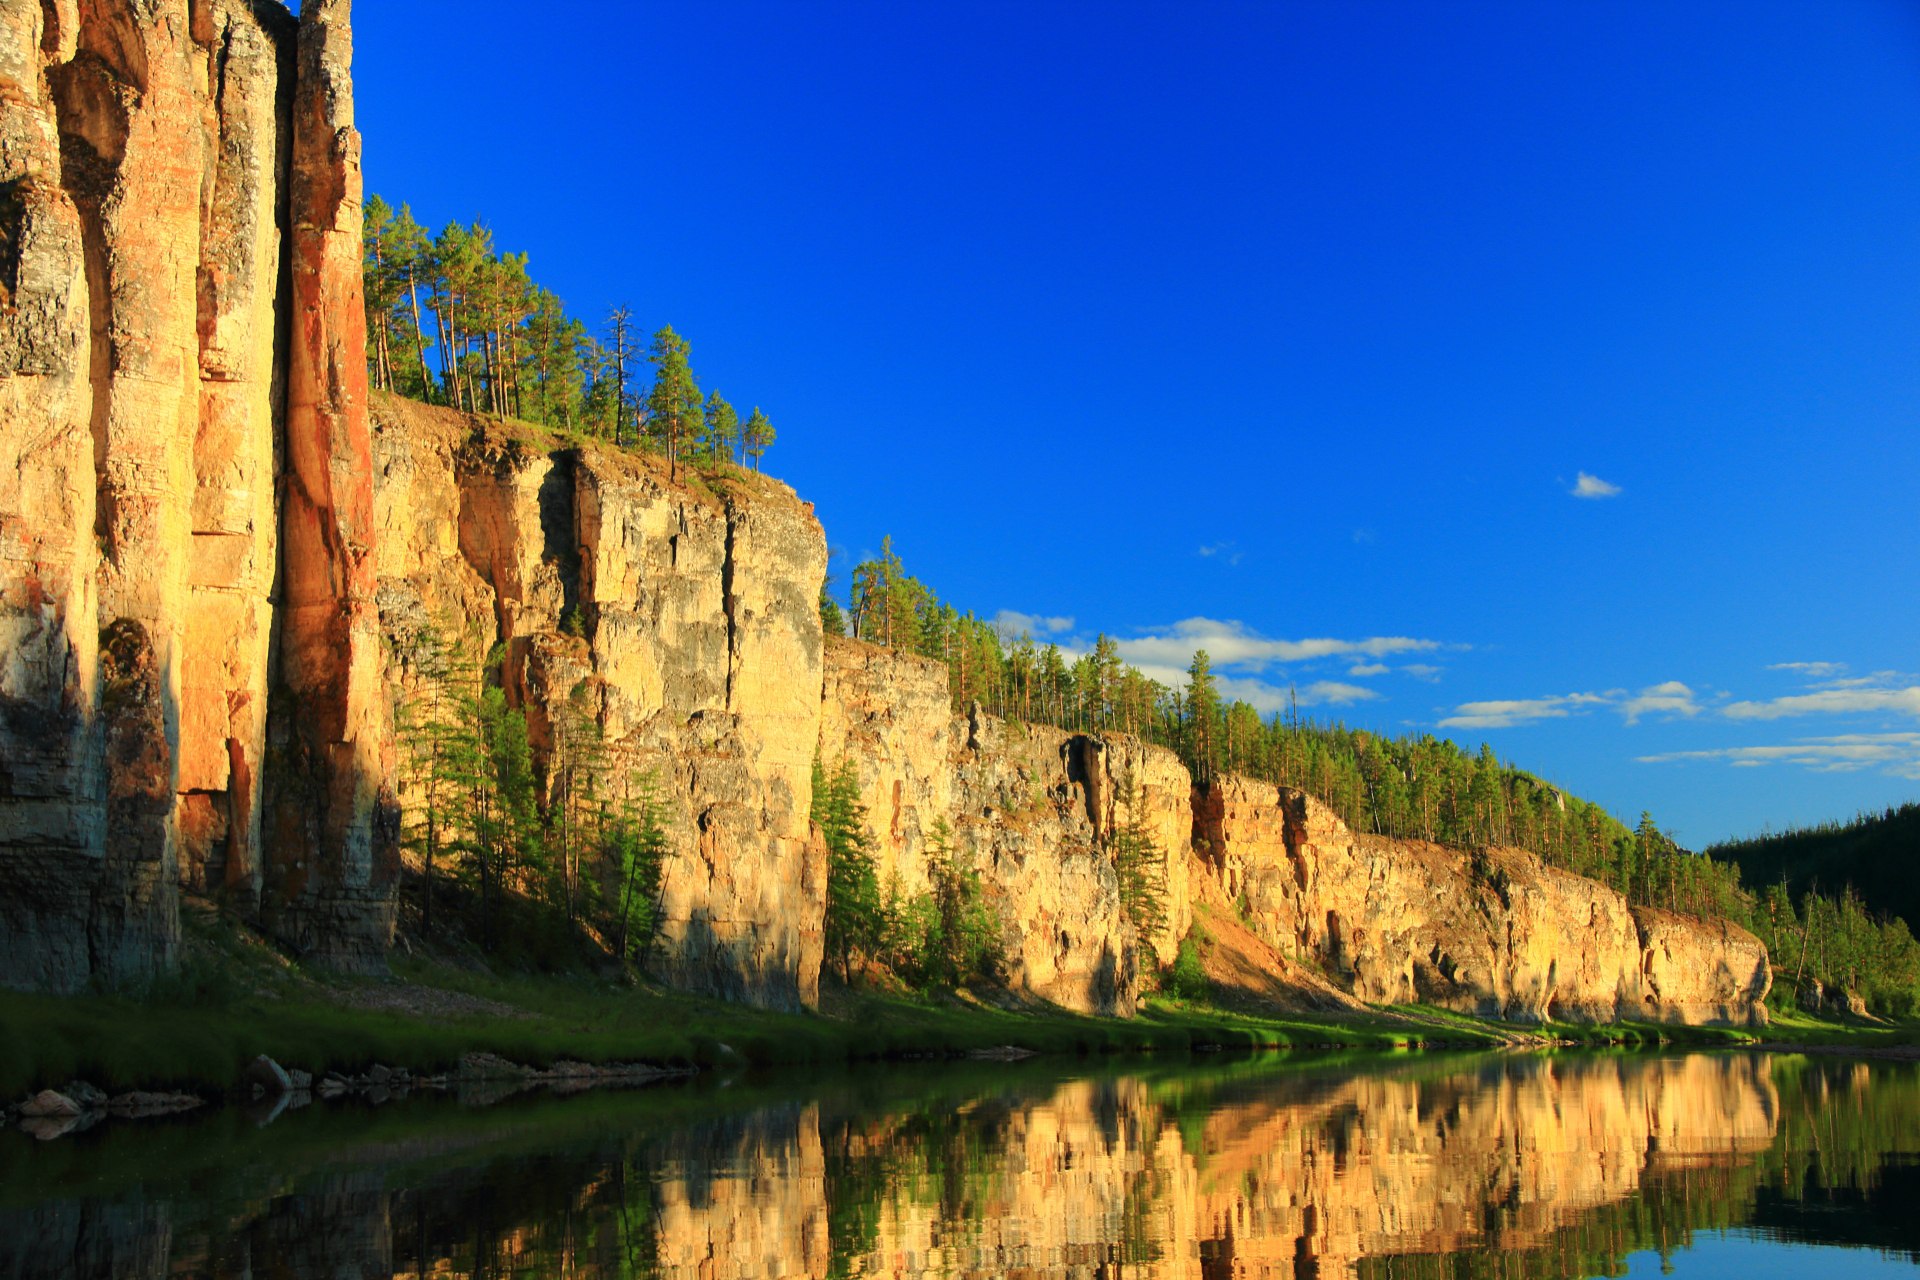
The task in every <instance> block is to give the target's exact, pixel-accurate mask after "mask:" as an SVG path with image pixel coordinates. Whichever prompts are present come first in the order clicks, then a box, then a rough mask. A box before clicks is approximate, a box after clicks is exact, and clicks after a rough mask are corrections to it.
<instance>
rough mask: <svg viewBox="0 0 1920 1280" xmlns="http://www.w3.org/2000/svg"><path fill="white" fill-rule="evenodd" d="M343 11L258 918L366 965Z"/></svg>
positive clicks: (376, 660) (312, 41)
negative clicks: (259, 914)
mask: <svg viewBox="0 0 1920 1280" xmlns="http://www.w3.org/2000/svg"><path fill="white" fill-rule="evenodd" d="M349 9H350V5H349V4H348V0H307V3H306V4H305V5H303V6H302V13H301V17H300V33H299V44H298V55H297V56H298V70H297V80H296V85H295V90H294V102H293V155H292V174H291V188H292V206H291V217H290V235H291V245H290V257H291V261H292V291H293V292H292V333H291V338H290V344H291V345H290V349H289V352H288V366H287V398H286V445H285V453H284V460H283V475H282V488H283V498H282V506H281V523H280V574H281V576H280V584H281V585H280V598H281V619H280V662H279V671H278V681H279V682H278V685H277V686H276V687H275V689H274V691H273V694H272V700H273V701H272V706H271V719H270V728H269V735H270V736H269V757H270V758H269V761H268V779H267V788H268V798H267V805H268V810H269V813H268V826H267V828H266V831H265V833H264V835H263V842H264V845H265V859H266V860H265V867H264V871H265V875H264V895H263V901H262V915H263V917H264V919H265V921H266V923H267V924H268V926H269V927H270V928H271V929H272V930H273V931H274V932H275V933H276V934H278V935H279V936H280V937H281V938H282V939H283V940H285V941H287V942H288V943H290V944H292V945H294V946H296V947H299V948H302V949H303V950H304V951H305V952H306V953H307V954H308V955H309V956H311V957H312V958H314V959H316V960H318V961H320V962H322V963H326V964H330V965H333V966H335V967H339V968H344V969H351V970H372V969H379V968H381V967H383V966H384V964H385V955H386V946H387V943H388V941H389V939H390V938H391V936H392V932H393V918H394V917H393V911H394V907H393V885H394V882H395V880H396V879H397V877H398V874H399V857H398V813H399V810H398V806H397V805H396V803H395V800H394V794H393V785H392V777H393V757H394V743H393V726H392V717H391V713H390V709H389V707H388V706H387V703H386V694H385V690H384V686H383V684H382V672H381V651H380V633H379V613H378V609H377V607H376V603H375V585H376V584H375V567H376V566H375V556H374V545H373V543H374V536H375V534H374V507H373V462H372V453H373V447H372V435H371V430H370V426H369V420H368V411H367V369H366V360H365V351H366V312H365V308H364V300H363V297H362V293H361V281H360V253H361V245H360V202H361V176H360V136H359V134H358V133H357V132H355V130H354V127H353V89H352V81H351V79H350V74H349V68H350V62H351V50H352V33H351V30H350V27H349Z"/></svg>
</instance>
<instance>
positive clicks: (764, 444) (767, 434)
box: [740, 405, 774, 471]
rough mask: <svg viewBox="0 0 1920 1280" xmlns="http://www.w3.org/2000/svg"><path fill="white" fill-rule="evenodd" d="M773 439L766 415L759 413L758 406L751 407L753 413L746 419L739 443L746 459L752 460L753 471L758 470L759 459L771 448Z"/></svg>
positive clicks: (771, 426)
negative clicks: (744, 451)
mask: <svg viewBox="0 0 1920 1280" xmlns="http://www.w3.org/2000/svg"><path fill="white" fill-rule="evenodd" d="M773 439H774V433H773V423H771V422H769V421H768V420H767V415H766V414H764V413H762V412H760V406H759V405H755V406H753V412H752V413H751V414H750V415H748V417H747V425H746V427H745V428H744V429H743V430H742V431H741V435H740V442H741V445H742V447H743V448H745V450H746V453H747V457H748V458H749V459H751V460H752V462H753V469H754V470H755V471H758V470H759V469H760V459H762V458H763V457H765V456H766V453H767V450H768V449H771V448H772V447H773Z"/></svg>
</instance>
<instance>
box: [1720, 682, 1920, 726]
mask: <svg viewBox="0 0 1920 1280" xmlns="http://www.w3.org/2000/svg"><path fill="white" fill-rule="evenodd" d="M1876 711H1879V712H1892V713H1893V714H1895V715H1904V716H1913V717H1915V718H1916V719H1920V685H1913V686H1910V687H1908V688H1905V689H1886V688H1881V689H1874V688H1862V687H1858V686H1856V685H1855V684H1854V683H1853V682H1852V681H1847V682H1846V687H1844V688H1833V689H1818V690H1815V691H1814V692H1812V693H1796V694H1792V695H1790V696H1788V697H1785V698H1769V699H1767V700H1766V701H1763V702H1735V703H1732V704H1730V705H1728V706H1726V707H1723V708H1722V709H1721V714H1722V715H1724V716H1726V717H1727V718H1728V719H1730V720H1781V719H1785V718H1786V717H1788V716H1814V715H1853V714H1859V713H1862V712H1876Z"/></svg>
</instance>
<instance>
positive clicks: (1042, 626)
mask: <svg viewBox="0 0 1920 1280" xmlns="http://www.w3.org/2000/svg"><path fill="white" fill-rule="evenodd" d="M993 629H994V630H995V631H997V632H999V633H1000V636H1001V638H1002V639H1004V640H1018V639H1019V638H1020V637H1021V636H1023V635H1024V636H1032V637H1034V638H1036V639H1038V638H1040V637H1043V636H1056V635H1060V634H1062V633H1064V632H1068V631H1071V630H1073V619H1072V618H1058V617H1045V616H1042V615H1040V614H1033V613H1021V612H1019V611H1018V610H1015V609H1002V610H1001V611H1000V612H998V613H996V614H994V615H993Z"/></svg>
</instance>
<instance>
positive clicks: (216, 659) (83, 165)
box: [0, 0, 394, 990]
mask: <svg viewBox="0 0 1920 1280" xmlns="http://www.w3.org/2000/svg"><path fill="white" fill-rule="evenodd" d="M305 8H306V14H305V16H304V17H303V18H301V19H299V20H297V21H296V20H295V19H294V18H293V17H291V16H290V15H289V14H287V13H286V12H285V11H284V10H282V9H280V8H279V7H277V6H274V5H268V4H252V3H247V2H245V0H193V3H191V4H189V3H188V0H153V2H152V3H144V4H139V5H129V4H110V5H96V4H79V5H76V4H72V3H40V0H4V3H0V79H3V80H4V82H5V84H4V87H5V90H6V92H5V93H4V94H0V245H4V251H0V292H4V294H5V298H4V301H5V304H6V305H5V306H4V307H0V414H3V415H4V418H5V422H6V428H5V430H4V431H0V981H5V982H7V983H9V984H13V985H23V986H34V987H47V988H52V989H56V990H65V989H72V988H75V987H78V986H81V985H83V984H85V983H87V982H89V981H93V980H100V981H105V982H117V981H120V980H123V979H126V978H130V977H135V976H138V975H140V974H143V973H147V972H150V971H152V970H153V969H155V968H159V967H164V966H165V965H166V964H167V963H169V961H170V959H171V957H172V955H173V952H174V948H175V946H176V942H177V936H178V923H177V909H176V901H175V899H176V895H177V891H178V890H177V886H178V884H179V883H180V882H181V881H182V880H184V881H185V883H186V884H187V885H188V887H190V888H192V889H195V890H199V891H205V892H213V893H217V894H222V895H224V896H226V897H228V898H229V900H230V901H232V902H233V903H234V904H235V905H236V906H237V907H239V908H240V909H241V910H243V911H246V912H249V913H251V912H255V911H258V912H259V913H260V914H261V915H262V917H263V918H264V920H265V921H266V923H268V924H269V926H270V927H273V928H275V929H276V930H277V931H279V932H280V933H281V935H282V936H283V937H284V938H286V939H287V940H288V941H290V942H292V943H294V944H295V945H296V946H303V947H305V948H307V949H308V950H309V951H310V953H311V954H312V955H313V957H314V958H316V959H319V960H326V961H332V962H336V963H338V964H341V965H344V966H347V967H368V966H377V965H378V964H380V963H383V959H382V957H383V956H384V952H385V946H386V941H387V938H386V933H387V928H388V922H389V915H388V912H389V910H390V908H389V907H388V905H387V904H388V903H390V900H391V894H390V892H389V887H388V885H387V884H385V883H383V882H382V877H383V876H385V877H387V878H389V879H390V877H391V874H392V871H393V865H394V864H393V858H392V845H391V840H390V838H388V837H389V835H390V826H391V824H390V822H385V821H383V816H384V815H386V814H388V813H390V804H389V803H387V802H388V800H389V799H390V798H389V797H387V796H386V795H385V791H384V788H385V786H386V782H387V779H386V777H385V773H384V771H385V769H386V767H387V765H388V763H389V760H388V757H387V755H386V754H385V753H386V752H388V751H390V746H391V737H390V734H389V733H387V731H386V729H385V726H384V722H383V717H384V714H385V713H384V708H385V702H384V700H383V698H382V697H381V694H380V686H379V671H378V657H379V655H378V646H377V636H376V634H375V631H374V629H373V627H372V625H371V619H372V574H371V566H370V565H369V564H368V563H367V558H366V546H367V542H368V539H367V537H366V534H367V529H366V522H367V520H368V518H369V517H370V515H371V510H372V495H371V490H370V488H369V475H368V469H367V467H366V465H365V459H366V449H367V423H366V417H365V407H366V406H365V400H366V398H365V394H364V386H363V383H364V366H363V361H362V360H361V358H360V351H361V346H360V341H361V339H360V334H361V329H360V328H359V326H360V325H361V324H362V323H363V321H362V319H361V297H360V263H359V257H360V255H359V222H360V207H359V199H360V174H359V153H358V138H357V135H356V134H355V133H354V132H353V118H352V108H351V102H352V95H351V89H350V86H349V82H348V71H347V59H348V44H349V35H348V32H347V26H346V9H347V6H346V4H345V3H341V2H339V0H319V2H315V3H309V4H308V5H306V6H305ZM296 315H298V316H299V317H302V318H303V319H302V322H301V323H295V318H296ZM342 353H346V354H345V358H342ZM277 484H278V485H281V486H283V487H284V489H285V490H286V491H287V494H288V498H287V502H286V510H285V511H281V510H278V509H277V508H276V501H275V489H276V485H277ZM276 575H278V576H276ZM276 594H277V595H278V596H279V597H280V600H281V602H282V604H283V605H284V606H285V607H284V608H283V609H282V611H281V616H280V617H279V618H278V620H277V625H278V627H279V631H280V638H279V642H278V643H279V645H280V648H279V650H277V651H276V649H275V647H274V646H275V636H274V631H275V626H276V618H275V604H274V601H275V596H276ZM309 622H311V623H312V627H309V626H308V623H309ZM315 628H318V630H319V631H324V632H325V633H326V635H325V639H324V641H323V640H321V639H318V638H317V635H318V632H315V631H314V629H315ZM310 632H314V635H315V637H316V638H313V639H311V641H310V640H309V633H310ZM275 707H278V708H279V710H280V712H282V713H284V719H285V721H286V723H287V724H289V725H292V726H298V728H297V730H296V731H295V732H293V733H292V734H291V735H290V737H289V738H288V740H287V742H286V743H285V748H286V750H285V751H284V752H281V754H282V755H283V756H285V757H287V758H288V759H289V762H290V763H291V764H293V766H294V767H293V769H292V771H290V772H285V773H283V777H284V778H285V779H287V780H288V781H293V780H297V781H298V782H299V784H300V786H299V787H297V788H296V787H283V788H282V789H281V793H280V794H282V795H284V796H288V797H292V796H294V795H296V794H301V795H304V796H305V797H307V802H306V803H304V804H303V805H300V806H298V807H297V811H296V812H290V813H289V815H288V816H287V818H286V819H285V820H284V821H283V822H281V823H280V824H279V825H278V827H277V828H276V838H275V839H273V840H268V839H266V838H265V837H264V836H263V828H262V818H263V814H264V806H265V800H266V798H267V789H268V786H269V775H270V774H272V773H273V772H274V770H273V769H272V768H271V767H270V761H269V759H268V757H269V754H270V751H269V746H268V723H269V719H270V714H271V713H272V712H273V711H274V708H275ZM275 750H276V751H279V750H280V749H279V748H278V747H276V748H275ZM295 754H297V755H298V756H299V757H300V758H299V759H297V760H296V759H293V758H292V756H293V755H295ZM263 892H264V894H265V896H264V897H263Z"/></svg>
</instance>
